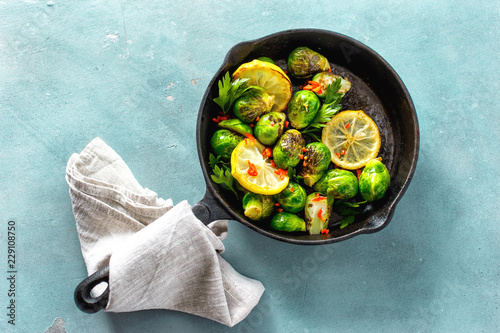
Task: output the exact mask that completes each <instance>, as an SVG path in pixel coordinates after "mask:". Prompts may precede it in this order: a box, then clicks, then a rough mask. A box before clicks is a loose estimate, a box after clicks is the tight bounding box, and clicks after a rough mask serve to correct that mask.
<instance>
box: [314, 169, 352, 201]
mask: <svg viewBox="0 0 500 333" xmlns="http://www.w3.org/2000/svg"><path fill="white" fill-rule="evenodd" d="M314 189H315V190H316V191H318V192H319V193H321V194H324V195H327V194H329V195H333V197H334V198H335V199H350V198H352V197H354V196H355V195H356V194H357V193H358V179H357V178H356V176H355V175H354V174H353V173H352V172H350V171H347V170H342V169H332V170H328V171H327V173H326V174H325V175H324V176H323V178H321V179H320V180H319V181H318V182H317V183H316V184H314Z"/></svg>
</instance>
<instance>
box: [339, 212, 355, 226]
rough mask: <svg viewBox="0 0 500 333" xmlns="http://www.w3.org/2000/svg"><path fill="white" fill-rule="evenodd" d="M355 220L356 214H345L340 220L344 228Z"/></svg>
mask: <svg viewBox="0 0 500 333" xmlns="http://www.w3.org/2000/svg"><path fill="white" fill-rule="evenodd" d="M353 222H354V215H349V216H345V217H344V218H342V220H340V229H344V228H345V227H347V226H348V225H349V224H351V223H353Z"/></svg>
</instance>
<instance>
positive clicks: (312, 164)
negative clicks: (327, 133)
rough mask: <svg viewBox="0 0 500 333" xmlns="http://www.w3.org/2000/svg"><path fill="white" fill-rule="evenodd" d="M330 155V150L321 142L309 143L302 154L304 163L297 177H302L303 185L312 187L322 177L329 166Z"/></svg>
mask: <svg viewBox="0 0 500 333" xmlns="http://www.w3.org/2000/svg"><path fill="white" fill-rule="evenodd" d="M331 158H332V155H331V153H330V149H329V148H328V147H327V146H325V145H324V144H322V143H321V142H311V143H310V144H308V145H307V146H306V149H305V152H304V163H303V164H302V169H301V170H300V173H299V175H300V176H302V177H304V183H305V184H306V185H308V186H313V185H314V184H315V183H316V182H317V181H318V180H320V179H321V177H323V175H324V174H325V171H326V170H327V169H328V166H329V165H330V160H331Z"/></svg>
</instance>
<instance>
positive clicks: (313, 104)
mask: <svg viewBox="0 0 500 333" xmlns="http://www.w3.org/2000/svg"><path fill="white" fill-rule="evenodd" d="M320 105H321V102H320V100H319V98H318V96H316V94H315V93H313V92H312V91H310V90H299V91H297V92H296V93H295V94H294V95H293V97H292V99H291V100H290V102H289V103H288V110H287V114H288V119H290V124H291V125H292V126H293V127H295V128H296V129H301V128H304V127H306V126H307V125H309V124H310V123H311V122H312V121H313V120H314V117H315V116H316V113H318V110H319V107H320Z"/></svg>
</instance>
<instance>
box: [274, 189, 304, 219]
mask: <svg viewBox="0 0 500 333" xmlns="http://www.w3.org/2000/svg"><path fill="white" fill-rule="evenodd" d="M274 199H276V201H277V202H279V204H280V206H281V208H283V209H284V210H286V211H287V212H290V213H298V212H300V211H301V210H302V209H304V205H305V204H306V190H304V188H303V187H302V186H300V185H299V184H297V183H294V182H289V183H288V186H287V187H286V188H285V189H284V190H283V191H281V192H280V193H278V194H276V195H274Z"/></svg>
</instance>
